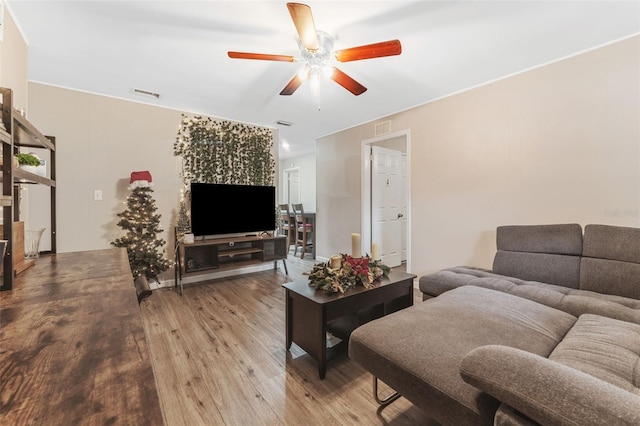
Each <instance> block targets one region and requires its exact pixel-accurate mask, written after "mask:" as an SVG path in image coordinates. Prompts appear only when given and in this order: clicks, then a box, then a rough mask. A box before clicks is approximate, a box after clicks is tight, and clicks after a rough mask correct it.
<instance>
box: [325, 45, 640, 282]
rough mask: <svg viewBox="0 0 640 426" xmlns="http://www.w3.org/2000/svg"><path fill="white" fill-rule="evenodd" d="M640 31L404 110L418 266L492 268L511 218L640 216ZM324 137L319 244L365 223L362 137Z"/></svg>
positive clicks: (335, 247)
mask: <svg viewBox="0 0 640 426" xmlns="http://www.w3.org/2000/svg"><path fill="white" fill-rule="evenodd" d="M639 76H640V37H638V36H636V37H633V38H630V39H627V40H624V41H621V42H617V43H615V44H611V45H609V46H605V47H602V48H599V49H597V50H593V51H591V52H587V53H584V54H581V55H578V56H575V57H572V58H569V59H565V60H563V61H560V62H557V63H554V64H550V65H547V66H544V67H541V68H538V69H534V70H531V71H528V72H525V73H522V74H519V75H516V76H512V77H509V78H506V79H503V80H501V81H497V82H493V83H491V84H487V85H485V86H482V87H479V88H476V89H473V90H469V91H467V92H464V93H460V94H457V95H454V96H451V97H448V98H445V99H441V100H438V101H435V102H431V103H428V104H426V105H423V106H420V107H416V108H413V109H411V110H408V111H405V112H402V113H398V114H395V115H392V116H389V117H384V118H382V119H381V121H382V120H388V119H390V120H391V121H392V130H393V131H400V130H405V129H410V131H411V152H410V156H411V160H410V161H411V176H410V179H411V188H412V189H411V208H412V212H411V219H412V220H411V232H412V234H411V235H412V240H411V241H412V244H411V263H412V270H413V272H414V273H416V274H418V275H420V274H423V273H427V272H431V271H435V270H438V269H441V268H444V267H449V266H455V265H462V264H467V265H474V266H479V267H486V268H490V267H491V263H492V260H493V255H494V253H495V228H496V226H498V225H504V224H538V223H568V222H571V223H580V224H582V225H586V224H588V223H605V224H613V225H623V226H635V227H637V226H640V77H639ZM374 124H375V123H374V122H372V123H367V124H363V125H360V126H357V127H354V128H352V129H348V130H345V131H343V132H340V133H337V134H334V135H330V136H327V137H323V138H321V139H319V140H318V141H317V146H316V153H317V203H318V207H317V210H318V212H319V214H318V228H319V229H325V230H326V232H322V233H318V236H317V246H318V247H317V250H318V255H319V256H322V257H328V256H330V255H331V254H333V253H336V252H341V251H342V252H344V251H345V250H349V247H350V246H349V234H350V233H351V232H358V231H359V229H360V222H361V220H360V211H361V205H360V204H361V203H360V173H361V160H360V145H361V141H362V140H364V139H369V138H372V137H373V136H374V135H373V133H374Z"/></svg>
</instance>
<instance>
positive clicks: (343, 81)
mask: <svg viewBox="0 0 640 426" xmlns="http://www.w3.org/2000/svg"><path fill="white" fill-rule="evenodd" d="M331 79H332V80H333V81H335V82H336V83H338V84H339V85H340V86H342V87H344V88H345V89H347V90H348V91H350V92H351V93H353V94H354V95H356V96H358V95H361V94H363V93H364V92H366V91H367V88H366V87H364V86H363V85H362V84H360V83H358V82H357V81H355V80H354V79H353V78H351V77H349V76H348V75H347V74H345V73H343V72H342V71H340V70H339V69H338V68H336V67H333V73H332V74H331Z"/></svg>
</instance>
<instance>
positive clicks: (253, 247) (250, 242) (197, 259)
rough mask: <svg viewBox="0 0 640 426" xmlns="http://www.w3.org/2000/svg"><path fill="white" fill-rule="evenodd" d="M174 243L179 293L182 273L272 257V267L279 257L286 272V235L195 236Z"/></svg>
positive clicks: (233, 266)
mask: <svg viewBox="0 0 640 426" xmlns="http://www.w3.org/2000/svg"><path fill="white" fill-rule="evenodd" d="M176 245H177V247H178V249H177V250H176V259H175V261H176V266H175V284H174V287H176V288H177V287H180V294H182V290H183V286H182V278H183V277H186V276H190V275H196V274H203V273H207V272H217V271H226V270H230V269H238V268H245V267H248V266H255V265H258V264H261V263H264V262H271V261H272V262H273V267H274V269H275V268H277V266H278V265H277V263H278V260H282V264H283V266H284V270H285V273H286V274H287V275H289V271H288V270H287V262H286V259H287V252H288V247H287V237H286V236H278V237H272V236H268V235H265V236H259V235H251V236H245V237H228V238H215V239H210V240H199V241H196V242H194V243H190V244H185V243H181V242H178V241H176Z"/></svg>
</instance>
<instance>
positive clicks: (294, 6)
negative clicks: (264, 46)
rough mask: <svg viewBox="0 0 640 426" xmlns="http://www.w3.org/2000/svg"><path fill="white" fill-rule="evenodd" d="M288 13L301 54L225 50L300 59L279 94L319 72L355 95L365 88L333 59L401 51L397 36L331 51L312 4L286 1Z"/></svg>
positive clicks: (356, 58) (251, 56) (248, 55)
mask: <svg viewBox="0 0 640 426" xmlns="http://www.w3.org/2000/svg"><path fill="white" fill-rule="evenodd" d="M287 8H288V9H289V14H290V15H291V19H292V20H293V24H294V25H295V27H296V30H297V32H298V36H299V40H298V46H299V47H300V56H301V58H295V57H293V56H288V55H270V54H265V53H248V52H233V51H230V52H228V55H229V57H230V58H234V59H258V60H263V61H283V62H301V63H303V64H304V68H302V69H301V70H300V71H299V72H298V73H297V74H296V75H295V76H294V77H293V78H292V79H291V81H289V83H287V85H286V86H285V87H284V89H282V91H281V92H280V94H281V95H292V94H293V93H294V92H295V91H296V89H298V87H300V85H301V84H302V82H303V81H304V80H306V79H307V78H309V79H311V81H312V83H313V82H317V80H318V78H319V77H320V74H321V73H322V74H323V75H325V76H327V77H329V78H331V79H332V80H333V81H335V82H336V83H338V84H339V85H341V86H342V87H344V88H345V89H347V90H348V91H350V92H351V93H353V94H354V95H356V96H358V95H361V94H362V93H364V92H365V91H366V90H367V88H366V87H364V86H363V85H362V84H360V83H358V82H357V81H355V80H354V79H353V78H351V77H349V76H348V75H347V74H345V73H344V72H342V71H340V70H339V69H338V68H336V67H335V66H333V65H331V62H332V60H333V59H335V60H337V61H338V62H350V61H359V60H362V59H372V58H380V57H383V56H393V55H399V54H400V53H402V46H401V45H400V41H399V40H389V41H383V42H380V43H374V44H367V45H364V46H358V47H351V48H348V49H343V50H337V51H333V37H332V36H331V35H330V34H328V33H325V32H323V31H317V30H316V26H315V24H314V22H313V15H312V14H311V8H310V7H309V6H308V5H306V4H301V3H287Z"/></svg>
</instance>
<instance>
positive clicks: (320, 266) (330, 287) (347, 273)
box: [304, 254, 391, 293]
mask: <svg viewBox="0 0 640 426" xmlns="http://www.w3.org/2000/svg"><path fill="white" fill-rule="evenodd" d="M390 270H391V268H389V267H388V266H387V265H385V264H383V263H382V261H381V260H372V259H371V258H370V257H369V256H368V255H367V256H365V257H352V256H349V255H348V254H341V255H336V256H332V257H331V260H330V261H328V262H323V263H317V264H315V265H314V266H313V268H312V269H311V271H310V272H307V273H305V274H304V275H308V276H309V285H310V286H311V287H314V288H316V289H320V290H324V291H326V292H328V293H344V292H345V291H347V290H349V289H350V288H353V287H355V286H357V285H361V286H363V287H364V288H370V287H373V285H374V282H375V281H376V280H377V279H379V278H381V277H387V276H389V271H390Z"/></svg>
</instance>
